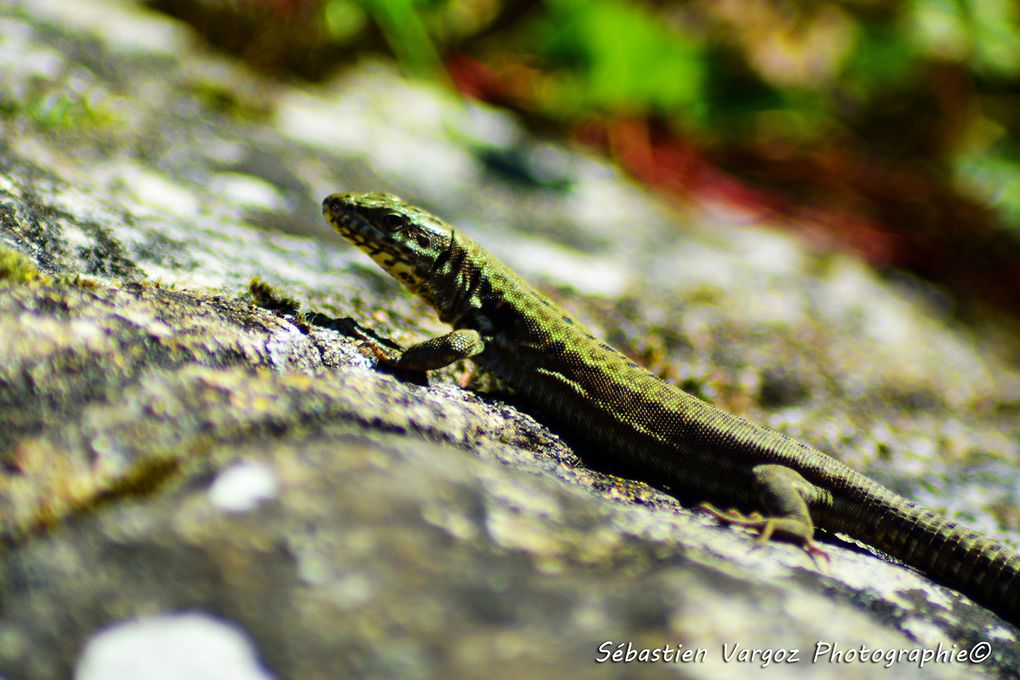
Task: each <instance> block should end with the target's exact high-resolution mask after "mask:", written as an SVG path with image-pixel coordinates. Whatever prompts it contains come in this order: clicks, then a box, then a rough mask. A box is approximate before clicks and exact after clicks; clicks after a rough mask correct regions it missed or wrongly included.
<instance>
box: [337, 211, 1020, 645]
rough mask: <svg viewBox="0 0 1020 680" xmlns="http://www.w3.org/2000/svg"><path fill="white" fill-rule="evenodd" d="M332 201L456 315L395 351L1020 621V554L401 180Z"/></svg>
mask: <svg viewBox="0 0 1020 680" xmlns="http://www.w3.org/2000/svg"><path fill="white" fill-rule="evenodd" d="M322 210H323V215H324V216H325V217H326V220H327V221H328V222H329V223H330V224H332V225H333V227H334V228H335V229H336V230H337V231H339V232H340V234H341V235H343V236H344V237H345V238H346V239H348V240H349V241H351V242H352V243H353V244H354V245H356V246H358V247H359V248H361V249H362V250H364V251H365V252H366V253H368V254H369V255H370V256H371V257H372V258H373V259H374V260H376V262H377V263H378V264H379V265H380V266H382V267H383V268H384V269H385V270H386V271H387V272H389V273H390V274H391V275H392V276H394V277H395V278H396V279H397V280H398V281H400V282H401V283H402V284H403V285H404V286H405V287H406V288H407V289H408V290H410V291H411V292H412V293H415V294H417V295H419V296H421V297H422V298H423V299H424V300H425V301H426V302H428V303H429V304H430V305H431V306H432V307H434V308H435V310H436V311H437V312H438V314H439V318H440V319H441V320H442V321H444V322H446V323H448V324H450V325H451V326H453V328H454V329H455V330H454V331H453V332H452V333H449V334H447V335H444V336H442V337H439V338H433V339H431V340H427V341H425V342H422V343H419V344H417V345H414V346H413V347H410V348H408V349H407V350H405V351H404V352H402V353H398V354H387V353H385V352H383V351H382V350H379V353H380V358H381V359H383V360H384V361H385V362H386V363H389V364H391V365H393V366H396V367H398V368H405V369H409V370H419V371H427V370H432V369H436V368H441V367H443V366H446V365H448V364H450V363H452V362H454V361H457V360H458V359H464V358H471V359H472V360H473V361H475V362H477V363H478V364H480V365H481V366H483V367H485V368H487V369H489V370H490V371H492V372H493V373H495V374H496V375H497V376H499V377H500V378H501V379H502V380H504V381H505V382H506V383H507V384H508V385H509V386H510V387H512V388H513V389H514V390H516V392H517V393H519V394H521V395H523V397H524V398H525V399H526V400H528V402H529V403H532V404H534V405H535V406H536V407H537V408H538V409H539V410H540V411H541V412H542V413H543V414H544V415H545V416H546V417H547V418H548V419H549V421H550V422H551V424H553V425H554V426H555V427H556V428H560V430H561V431H562V432H564V433H566V434H569V435H572V436H573V437H575V438H577V439H579V440H580V441H582V442H584V443H585V444H587V445H588V446H590V447H592V449H593V450H597V451H600V452H602V453H604V454H605V455H606V456H608V457H612V458H615V459H620V460H623V461H626V462H628V463H629V464H631V465H634V466H637V468H638V469H640V470H642V471H644V473H645V474H646V476H648V477H649V478H650V479H653V480H655V481H658V482H661V483H663V484H666V485H668V486H669V487H671V488H672V489H673V490H674V491H675V492H676V493H677V494H678V495H679V496H680V497H681V498H683V499H685V500H688V499H696V500H702V501H710V502H713V503H719V504H723V505H728V506H732V505H737V506H740V507H742V508H745V509H756V510H761V511H763V512H764V513H766V517H764V518H761V519H757V518H749V517H747V516H745V515H740V514H737V513H730V514H724V513H720V512H718V511H714V510H713V512H714V514H716V516H717V517H719V518H720V519H723V520H724V521H726V522H729V523H733V524H740V525H743V526H753V527H758V528H760V529H761V530H762V536H763V537H764V538H768V537H771V536H775V537H777V538H782V539H784V540H788V541H793V542H796V543H799V544H800V545H801V546H803V547H804V548H805V549H806V550H808V551H809V552H810V553H812V555H815V554H823V555H824V552H823V551H822V550H821V549H820V548H818V547H817V546H816V545H815V544H814V542H813V536H814V529H815V527H821V528H823V529H827V530H830V531H839V532H844V533H846V534H849V535H850V536H853V537H854V538H856V539H858V540H861V541H864V542H866V543H868V544H870V545H873V546H875V547H876V548H879V549H880V550H883V551H885V552H886V553H888V554H890V555H892V556H893V557H896V558H897V559H900V560H902V561H903V562H906V563H907V564H909V565H911V566H913V567H916V568H917V569H920V570H921V571H923V572H924V573H926V574H928V575H929V576H930V577H932V578H933V579H935V580H937V581H939V582H941V583H944V584H946V585H948V586H951V587H953V588H956V589H958V590H960V591H961V592H963V593H965V594H967V595H969V596H970V597H972V598H973V599H975V600H977V601H978V602H980V603H982V604H983V605H985V606H986V607H988V608H989V609H991V610H993V611H995V612H996V613H997V614H999V615H1000V616H1001V617H1003V618H1004V619H1007V620H1009V621H1010V622H1012V623H1014V624H1018V625H1020V556H1018V555H1017V554H1015V553H1014V552H1013V551H1011V550H1009V549H1008V548H1006V547H1005V546H1002V545H1000V544H998V543H995V542H994V541H991V540H989V539H987V538H985V537H983V536H981V535H980V534H977V533H975V532H973V531H970V530H968V529H966V528H964V527H961V526H959V525H958V524H957V523H956V522H953V521H950V520H948V519H946V518H944V517H940V516H939V515H936V514H935V513H933V512H931V511H929V510H926V509H925V508H923V507H921V506H919V505H917V504H916V503H913V502H911V501H909V500H907V499H906V498H903V497H902V496H898V495H896V494H895V493H893V492H892V491H890V490H888V489H886V488H885V487H883V486H881V485H880V484H878V483H877V482H875V481H873V480H871V479H869V478H868V477H865V476H864V475H862V474H860V473H858V472H856V471H854V470H852V469H850V468H848V467H847V466H845V465H843V464H842V463H840V462H839V461H837V460H836V459H834V458H832V457H831V456H829V455H827V454H825V453H823V452H822V451H819V450H818V449H815V448H813V447H811V446H809V445H807V444H805V443H803V442H799V441H797V440H795V439H793V438H791V437H788V436H786V435H784V434H781V433H779V432H776V431H774V430H770V429H768V428H766V427H762V426H760V425H756V424H754V423H752V422H750V421H748V420H745V419H744V418H739V417H737V416H734V415H731V414H729V413H726V412H724V411H720V410H719V409H717V408H714V407H713V406H711V405H709V404H707V403H705V402H703V401H701V400H700V399H697V398H696V397H693V396H691V395H689V394H687V393H686V392H684V391H682V390H680V389H679V388H677V387H675V386H673V385H670V384H669V383H666V382H664V381H662V380H660V379H659V378H656V377H655V376H653V375H652V374H651V373H649V372H648V371H646V370H644V369H642V368H641V367H639V366H638V365H637V364H635V363H634V362H632V361H630V360H629V359H627V357H625V356H623V355H622V354H620V353H619V352H617V351H616V350H614V349H613V348H612V347H610V346H609V345H607V344H605V343H604V342H602V341H600V340H598V339H597V338H595V337H594V335H592V333H591V332H590V331H589V330H588V329H587V328H586V327H585V326H584V325H582V324H581V323H580V322H578V321H577V320H575V319H573V318H572V317H571V316H570V315H569V314H567V313H566V312H564V311H563V310H562V309H560V308H559V307H558V306H556V305H555V304H554V303H553V302H552V301H550V300H549V299H548V298H546V297H545V296H543V295H542V294H541V293H539V292H538V291H536V290H535V289H534V288H532V287H531V285H529V284H528V283H527V282H526V281H524V280H523V279H522V278H521V277H519V276H518V275H517V274H515V273H514V272H513V271H512V270H511V269H510V268H509V267H508V266H507V265H505V264H503V263H502V262H500V261H499V260H497V259H496V258H495V257H493V256H492V255H490V254H489V253H488V252H487V251H486V250H484V249H483V248H482V247H481V246H479V245H478V244H476V243H475V242H474V241H472V240H470V239H469V238H467V237H466V236H464V235H463V234H461V233H460V232H457V231H455V230H454V229H453V228H452V227H451V226H450V225H448V224H446V223H444V222H443V221H442V220H440V219H439V218H437V217H435V216H433V215H431V214H429V213H427V212H425V211H424V210H422V209H420V208H417V207H415V206H412V205H410V204H407V203H404V202H403V201H401V200H400V199H399V198H397V197H395V196H391V195H388V194H333V195H332V196H329V197H327V198H326V199H325V200H324V201H323V204H322Z"/></svg>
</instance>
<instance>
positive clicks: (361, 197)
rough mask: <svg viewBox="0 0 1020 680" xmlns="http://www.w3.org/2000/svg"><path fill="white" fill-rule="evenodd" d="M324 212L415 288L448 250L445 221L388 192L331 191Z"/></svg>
mask: <svg viewBox="0 0 1020 680" xmlns="http://www.w3.org/2000/svg"><path fill="white" fill-rule="evenodd" d="M322 215H323V217H325V218H326V221H327V222H329V223H330V224H331V225H333V228H334V229H336V230H337V231H338V232H340V235H341V236H343V237H344V238H345V239H347V240H348V241H350V242H351V243H353V244H354V245H356V246H357V247H358V248H360V249H361V250H363V251H364V252H365V253H367V254H368V256H369V257H371V258H372V259H373V260H375V261H376V262H377V263H378V264H379V266H381V267H382V268H383V269H385V270H386V271H387V272H388V273H389V274H390V275H391V276H392V277H393V278H395V279H396V280H398V281H400V283H402V284H403V285H404V286H405V287H406V288H408V289H409V290H411V291H413V292H417V291H418V290H419V289H420V288H421V287H422V284H423V283H425V282H426V281H427V280H428V279H429V278H430V276H431V275H432V273H433V272H434V271H435V270H436V268H437V267H438V266H439V265H440V264H441V263H442V262H443V260H444V259H446V257H448V256H449V254H448V253H447V251H448V249H449V247H450V245H451V243H452V242H453V234H452V232H451V230H450V227H449V226H448V225H447V224H446V223H445V222H443V221H442V220H440V219H439V218H438V217H435V216H434V215H432V214H430V213H428V212H426V211H424V210H422V209H421V208H418V207H416V206H413V205H411V204H409V203H405V202H404V201H402V200H401V199H399V198H397V197H396V196H394V195H392V194H332V195H330V196H327V197H326V198H325V200H323V202H322ZM444 253H446V255H444Z"/></svg>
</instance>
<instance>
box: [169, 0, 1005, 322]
mask: <svg viewBox="0 0 1020 680" xmlns="http://www.w3.org/2000/svg"><path fill="white" fill-rule="evenodd" d="M149 4H151V5H153V6H156V7H157V8H159V9H161V10H163V11H166V12H168V13H171V14H174V15H176V16H179V17H181V18H183V19H185V20H187V21H189V22H190V23H191V24H192V25H193V26H195V28H196V29H197V30H198V31H199V32H201V33H203V34H204V35H205V36H206V38H207V39H208V40H209V41H210V42H212V43H213V44H215V45H216V46H218V47H220V48H222V49H228V50H231V51H234V52H236V53H237V54H239V55H241V56H242V58H244V59H245V60H246V61H247V62H248V63H250V64H252V65H254V66H256V67H258V68H261V69H264V70H268V71H270V72H273V73H275V74H282V75H286V76H288V77H297V78H301V79H307V80H320V79H323V78H325V77H327V76H329V75H331V74H334V73H336V72H337V70H338V69H342V68H343V66H344V65H345V64H347V63H350V62H352V61H354V60H356V59H358V58H360V57H361V56H362V55H364V54H366V53H375V54H384V55H387V58H392V59H394V60H396V61H398V62H399V63H400V65H401V67H402V68H403V69H404V71H405V72H406V73H407V74H408V75H409V76H412V77H418V78H426V79H432V80H435V81H437V82H440V83H442V84H443V85H444V86H446V87H450V88H456V89H457V90H459V91H461V92H462V93H464V94H465V95H467V96H470V97H473V98H477V99H481V100H485V101H488V102H493V103H495V104H498V105H500V106H504V107H508V108H510V109H513V110H514V111H516V112H518V113H519V114H520V115H521V116H522V118H523V119H524V120H525V121H526V123H527V124H528V125H529V126H531V127H532V129H534V130H536V131H538V132H540V133H541V134H545V135H550V136H557V137H564V138H570V139H573V140H575V141H577V142H578V143H583V144H587V145H590V146H593V147H595V148H597V149H599V150H600V151H601V152H603V153H605V154H607V155H609V156H611V157H612V158H613V159H614V160H615V161H616V162H617V163H618V164H619V165H620V166H621V167H623V168H624V169H625V170H626V171H628V172H629V173H631V174H632V175H634V176H635V177H637V178H638V179H640V180H642V181H644V182H646V183H648V184H649V185H651V186H653V187H655V188H657V189H658V190H660V191H662V192H665V193H667V194H669V195H670V196H673V197H676V198H678V199H681V200H686V201H693V202H696V203H698V204H700V205H708V206H712V207H716V208H721V209H724V210H726V211H727V213H728V214H731V215H738V216H743V219H747V220H748V221H754V220H756V219H765V220H768V221H770V222H773V223H775V222H779V223H782V224H786V225H787V226H788V227H789V228H791V229H798V230H800V231H801V232H803V234H804V235H805V237H807V238H809V239H811V240H812V241H814V242H816V243H819V244H821V245H822V246H824V247H831V248H838V249H844V250H850V251H853V252H856V253H859V254H861V255H862V256H864V257H865V258H867V259H868V260H869V261H870V262H872V263H873V264H874V265H876V266H879V267H883V268H890V269H893V268H895V269H902V270H906V271H910V272H912V273H914V274H917V275H920V276H921V277H924V278H927V279H929V280H932V281H935V282H937V283H939V284H940V285H942V286H944V287H946V288H948V289H950V290H953V291H955V292H956V293H958V294H959V298H958V299H960V300H974V299H979V300H983V301H986V302H988V303H992V304H993V305H994V306H996V307H998V308H999V309H1001V310H1007V311H1009V312H1011V313H1012V314H1014V315H1016V314H1018V313H1020V8H1018V6H1017V3H1015V2H1014V1H1013V0H844V1H843V2H824V1H807V0H803V1H799V2H798V1H795V0H659V1H654V2H653V1H651V0H648V1H645V2H624V1H622V0H150V2H149ZM966 307H967V305H966V304H964V305H960V307H959V308H963V309H965V308H966Z"/></svg>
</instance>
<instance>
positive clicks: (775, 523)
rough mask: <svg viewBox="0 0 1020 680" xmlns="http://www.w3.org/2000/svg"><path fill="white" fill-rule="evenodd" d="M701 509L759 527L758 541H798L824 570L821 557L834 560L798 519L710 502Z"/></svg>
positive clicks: (727, 521) (728, 520)
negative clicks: (733, 508) (720, 508)
mask: <svg viewBox="0 0 1020 680" xmlns="http://www.w3.org/2000/svg"><path fill="white" fill-rule="evenodd" d="M699 507H700V509H702V510H704V511H705V512H707V513H708V514H710V515H712V516H713V517H715V518H716V519H717V520H719V521H720V522H723V523H724V524H731V525H733V526H738V527H746V528H748V529H759V533H758V538H757V542H758V543H759V544H760V543H764V542H766V541H769V540H771V539H772V538H773V537H775V538H776V539H777V540H785V541H789V542H791V543H797V544H798V545H799V546H800V548H801V549H802V550H803V551H804V552H806V553H807V554H808V556H809V557H810V558H811V562H812V563H813V564H814V565H815V568H816V569H818V570H820V571H821V570H822V567H821V565H820V564H819V562H818V558H819V557H824V558H825V562H826V564H832V560H831V558H830V557H829V553H827V552H826V551H825V550H824V549H823V548H821V547H820V546H819V545H818V543H816V542H815V541H814V539H813V538H812V537H811V536H810V534H807V533H806V532H805V531H804V526H803V525H802V524H801V523H800V522H798V521H797V520H794V519H791V518H788V517H763V516H762V515H761V514H760V513H757V512H754V513H751V514H744V513H741V512H738V511H737V510H730V511H728V512H723V511H722V510H719V509H718V508H716V507H715V506H713V505H712V504H710V503H702V504H701V505H700V506H699Z"/></svg>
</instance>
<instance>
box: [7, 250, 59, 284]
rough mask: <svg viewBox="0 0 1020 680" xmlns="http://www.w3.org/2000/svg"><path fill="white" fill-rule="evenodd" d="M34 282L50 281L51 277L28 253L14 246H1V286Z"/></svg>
mask: <svg viewBox="0 0 1020 680" xmlns="http://www.w3.org/2000/svg"><path fill="white" fill-rule="evenodd" d="M33 282H38V283H49V282H50V277H48V276H46V274H43V273H42V272H41V271H39V269H38V268H37V267H36V266H35V263H34V262H32V260H31V259H30V258H28V257H27V256H26V255H24V254H22V253H20V252H18V251H17V250H14V249H12V248H7V247H5V246H0V286H3V285H22V284H29V283H33Z"/></svg>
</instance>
